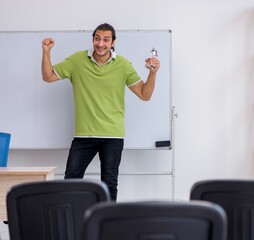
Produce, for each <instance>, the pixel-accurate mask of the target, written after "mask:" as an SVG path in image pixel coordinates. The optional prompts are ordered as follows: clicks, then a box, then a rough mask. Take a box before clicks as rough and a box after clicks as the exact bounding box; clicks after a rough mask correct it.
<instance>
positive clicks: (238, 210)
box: [190, 180, 254, 240]
mask: <svg viewBox="0 0 254 240" xmlns="http://www.w3.org/2000/svg"><path fill="white" fill-rule="evenodd" d="M190 199H193V200H205V201H210V202H213V203H216V204H219V205H220V206H221V207H223V208H224V210H225V212H226V214H227V217H228V234H227V235H228V240H254V231H253V221H254V214H253V213H254V181H249V180H206V181H200V182H197V183H196V184H194V185H193V187H192V189H191V193H190Z"/></svg>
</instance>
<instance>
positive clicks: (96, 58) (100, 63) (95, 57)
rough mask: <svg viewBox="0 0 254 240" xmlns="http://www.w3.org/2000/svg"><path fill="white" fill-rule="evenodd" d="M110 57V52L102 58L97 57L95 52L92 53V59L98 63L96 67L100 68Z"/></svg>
mask: <svg viewBox="0 0 254 240" xmlns="http://www.w3.org/2000/svg"><path fill="white" fill-rule="evenodd" d="M110 57H111V52H108V53H107V54H106V55H104V56H99V55H97V54H96V52H95V51H94V52H93V58H94V59H95V60H96V62H97V63H98V65H99V66H100V67H101V66H103V65H104V64H105V63H106V62H107V61H108V60H109V59H110Z"/></svg>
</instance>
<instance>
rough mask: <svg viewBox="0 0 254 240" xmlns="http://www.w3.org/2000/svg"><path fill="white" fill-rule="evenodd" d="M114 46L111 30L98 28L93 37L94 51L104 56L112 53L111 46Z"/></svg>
mask: <svg viewBox="0 0 254 240" xmlns="http://www.w3.org/2000/svg"><path fill="white" fill-rule="evenodd" d="M112 46H114V41H113V38H112V32H111V31H102V30H97V31H96V32H95V35H94V38H93V47H94V52H95V54H96V55H97V56H99V57H103V56H106V55H107V54H109V53H110V49H111V47H112Z"/></svg>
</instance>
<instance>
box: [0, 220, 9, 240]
mask: <svg viewBox="0 0 254 240" xmlns="http://www.w3.org/2000/svg"><path fill="white" fill-rule="evenodd" d="M9 239H10V238H9V230H8V225H7V224H4V223H3V222H2V221H1V222H0V240H9Z"/></svg>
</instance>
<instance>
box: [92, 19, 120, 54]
mask: <svg viewBox="0 0 254 240" xmlns="http://www.w3.org/2000/svg"><path fill="white" fill-rule="evenodd" d="M97 30H101V31H110V32H111V33H112V39H113V41H114V40H116V31H115V29H114V28H113V27H112V26H111V25H110V24H108V23H103V24H100V25H99V26H98V27H97V28H96V29H95V30H94V32H93V38H94V36H95V33H96V31H97ZM112 50H113V51H115V48H114V47H112Z"/></svg>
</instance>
